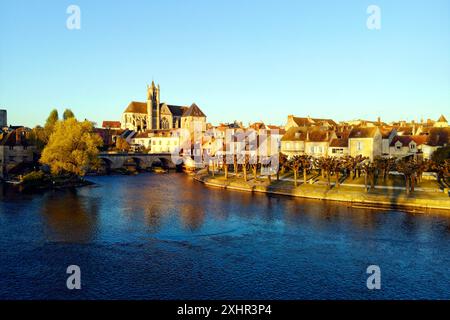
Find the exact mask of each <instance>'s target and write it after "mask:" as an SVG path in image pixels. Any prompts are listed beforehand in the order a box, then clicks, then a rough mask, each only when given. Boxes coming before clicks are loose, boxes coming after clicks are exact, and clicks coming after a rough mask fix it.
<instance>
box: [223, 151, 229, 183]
mask: <svg viewBox="0 0 450 320" xmlns="http://www.w3.org/2000/svg"><path fill="white" fill-rule="evenodd" d="M222 166H223V172H224V175H225V180H227V179H228V163H227V153H226V152H223V153H222Z"/></svg>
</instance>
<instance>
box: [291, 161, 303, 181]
mask: <svg viewBox="0 0 450 320" xmlns="http://www.w3.org/2000/svg"><path fill="white" fill-rule="evenodd" d="M301 165H302V163H301V158H300V156H293V157H292V158H291V159H290V160H289V168H291V170H292V171H293V172H294V186H296V187H297V186H298V184H297V175H298V170H299V169H300V167H301Z"/></svg>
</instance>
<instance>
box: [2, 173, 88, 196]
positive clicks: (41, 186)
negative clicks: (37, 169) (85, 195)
mask: <svg viewBox="0 0 450 320" xmlns="http://www.w3.org/2000/svg"><path fill="white" fill-rule="evenodd" d="M1 183H2V184H3V185H5V186H7V187H9V188H11V190H15V191H17V192H21V193H22V192H25V193H33V192H42V191H47V190H58V189H69V188H81V187H85V186H91V185H94V183H93V182H92V181H89V180H86V179H84V178H80V177H70V178H69V177H51V176H44V175H42V176H36V177H33V179H26V178H25V179H24V180H22V181H2V182H1Z"/></svg>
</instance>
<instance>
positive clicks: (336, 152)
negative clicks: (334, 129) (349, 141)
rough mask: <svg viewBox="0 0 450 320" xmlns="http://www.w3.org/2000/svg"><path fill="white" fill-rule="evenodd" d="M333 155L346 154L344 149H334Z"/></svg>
mask: <svg viewBox="0 0 450 320" xmlns="http://www.w3.org/2000/svg"><path fill="white" fill-rule="evenodd" d="M331 153H335V154H343V153H344V149H343V148H333V150H332V151H331Z"/></svg>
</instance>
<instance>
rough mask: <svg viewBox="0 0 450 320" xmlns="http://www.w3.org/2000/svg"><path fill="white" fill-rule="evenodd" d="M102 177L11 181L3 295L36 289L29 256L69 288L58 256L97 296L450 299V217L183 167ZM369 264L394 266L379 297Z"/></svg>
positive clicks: (2, 207) (2, 209) (50, 294)
mask: <svg viewBox="0 0 450 320" xmlns="http://www.w3.org/2000/svg"><path fill="white" fill-rule="evenodd" d="M92 179H93V180H94V181H95V182H97V184H98V187H95V188H82V189H78V190H76V191H74V190H72V191H69V190H67V191H55V192H47V193H43V194H38V195H18V194H13V195H11V194H10V193H8V192H5V191H4V190H3V191H2V190H1V189H0V194H3V195H0V197H2V198H1V200H2V201H0V252H2V254H1V255H0V279H7V281H9V282H8V283H9V284H10V286H8V285H6V286H3V287H0V298H2V297H10V296H18V297H21V296H24V295H27V294H29V290H30V288H29V286H27V284H28V280H30V281H32V280H33V279H34V278H35V276H36V269H30V270H29V269H28V268H22V269H20V270H19V268H20V267H18V266H20V265H21V263H22V260H23V259H26V261H27V266H28V265H37V266H38V267H39V268H40V269H39V270H40V273H43V274H45V276H46V277H47V279H48V281H41V282H39V283H38V285H37V286H36V290H35V291H34V292H33V294H32V295H33V297H36V298H61V297H62V296H61V293H60V292H55V291H54V287H53V286H54V284H55V283H57V282H58V281H60V278H56V277H58V275H61V270H60V268H61V265H62V264H61V263H54V262H55V261H64V263H66V261H67V262H68V263H74V262H77V263H80V265H83V268H84V270H87V273H86V275H87V276H90V279H89V285H90V287H89V288H88V287H86V289H83V290H82V291H83V294H85V296H83V297H89V298H103V299H105V298H112V299H115V298H118V299H120V298H122V299H123V298H125V299H127V298H130V297H137V298H150V299H151V298H153V299H164V298H172V299H183V298H184V299H203V298H217V299H223V298H229V299H239V298H241V299H259V298H261V299H276V298H281V299H299V298H309V299H314V298H319V299H323V298H357V299H360V298H366V297H367V298H387V297H394V298H432V297H436V298H448V292H450V287H449V283H450V278H449V275H448V273H447V270H448V266H449V265H450V254H449V252H450V241H449V240H450V216H449V215H433V214H431V215H423V214H416V215H414V214H410V213H404V212H398V211H394V210H390V211H389V210H388V211H378V210H371V209H367V208H364V207H362V208H352V207H349V206H348V205H346V204H344V203H337V202H326V201H319V200H307V199H299V198H290V197H282V196H271V195H264V194H252V193H245V192H232V191H224V190H222V189H210V188H206V187H204V186H203V185H202V184H200V183H197V182H195V181H193V180H192V179H191V178H189V177H187V176H185V175H182V174H167V175H151V174H145V175H144V174H143V175H139V176H136V177H129V176H109V177H95V178H92ZM2 192H3V193H2ZM24 230H25V231H26V232H24ZM42 239H43V240H44V241H47V242H46V243H45V244H44V245H42ZM49 242H50V243H49ZM11 248H14V250H11ZM368 263H369V264H372V263H376V264H379V265H380V266H382V268H383V270H386V273H385V276H386V278H385V279H386V281H389V286H386V287H385V288H384V290H382V291H383V292H382V293H380V294H379V295H376V294H377V293H373V292H367V290H363V291H361V287H360V286H361V284H362V285H364V283H365V282H364V281H365V279H361V275H363V276H364V275H365V268H366V267H367V264H368ZM58 268H59V269H58ZM33 270H34V271H33ZM41 270H43V271H42V272H41ZM104 270H108V272H107V277H108V278H107V279H105V277H102V274H104V272H103V271H104ZM193 270H194V271H195V272H192V271H193ZM336 270H339V271H342V272H339V273H338V276H336ZM63 273H64V272H63ZM11 274H17V276H16V277H14V276H13V277H12V276H11ZM8 279H9V280H8ZM21 279H26V280H27V281H25V280H24V281H22V280H21ZM20 281H22V282H20ZM25 282H26V283H25ZM17 283H20V284H22V283H24V284H23V285H17ZM11 286H14V290H11V289H10V288H11ZM92 288H96V289H92ZM323 288H326V290H324V289H323ZM364 288H365V287H364ZM398 288H402V290H403V291H402V292H401V293H399V292H398ZM396 290H397V291H396ZM66 294H69V293H66ZM62 295H63V297H67V296H64V293H62Z"/></svg>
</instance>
